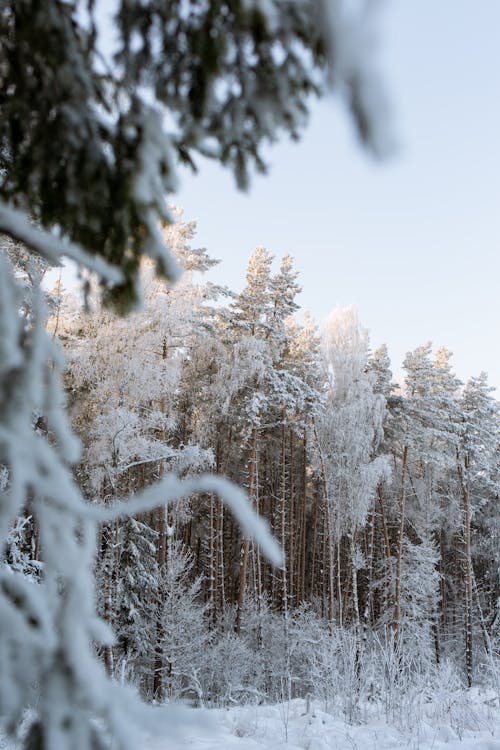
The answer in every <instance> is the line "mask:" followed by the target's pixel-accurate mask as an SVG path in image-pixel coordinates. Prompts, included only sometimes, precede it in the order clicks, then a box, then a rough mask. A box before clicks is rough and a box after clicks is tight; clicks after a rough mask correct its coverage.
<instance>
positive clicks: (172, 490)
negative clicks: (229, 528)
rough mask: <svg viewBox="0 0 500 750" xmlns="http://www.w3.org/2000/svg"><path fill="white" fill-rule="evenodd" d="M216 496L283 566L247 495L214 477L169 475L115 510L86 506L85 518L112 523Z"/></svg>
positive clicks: (115, 507)
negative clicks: (185, 499)
mask: <svg viewBox="0 0 500 750" xmlns="http://www.w3.org/2000/svg"><path fill="white" fill-rule="evenodd" d="M205 492H206V493H216V494H217V495H219V497H220V498H221V500H222V501H223V502H224V503H225V504H226V505H227V506H228V508H230V509H231V511H232V512H233V514H234V516H235V518H236V520H237V521H238V523H239V524H240V525H241V527H242V529H243V531H244V532H245V533H246V534H248V535H249V536H251V537H253V538H254V539H255V540H256V541H257V542H258V543H259V545H260V549H261V552H262V553H263V554H264V555H265V556H266V557H267V559H268V560H269V562H271V563H272V564H273V565H276V566H281V565H283V553H282V551H281V548H280V546H279V545H278V543H277V542H276V540H275V539H274V538H273V536H272V535H271V533H270V531H269V528H268V525H267V523H266V521H264V519H262V518H261V517H260V516H258V515H257V513H255V511H254V510H252V508H251V507H250V503H249V502H248V498H247V496H246V494H245V493H244V492H243V490H241V489H240V488H239V487H237V486H236V485H235V484H233V483H232V482H230V481H228V480H227V479H223V478H222V477H216V476H214V475H213V474H202V475H201V476H199V477H193V478H189V479H178V478H177V477H176V476H173V475H170V476H167V477H165V479H163V480H162V481H160V482H157V483H156V484H154V485H152V486H151V487H148V488H147V489H145V490H143V492H141V493H139V494H137V495H136V496H135V497H134V499H133V500H127V499H125V500H119V501H118V502H117V503H115V505H113V507H111V508H110V507H103V506H95V505H94V506H90V507H89V506H86V507H85V515H86V517H90V518H92V520H95V521H97V522H110V521H114V520H116V519H117V518H123V517H126V516H131V515H135V514H136V513H144V512H145V511H148V510H153V509H154V508H157V507H158V506H160V505H171V504H172V503H174V502H176V501H178V500H180V499H182V498H183V497H188V496H189V495H194V494H196V493H205Z"/></svg>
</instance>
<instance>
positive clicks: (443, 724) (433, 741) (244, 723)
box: [143, 691, 500, 750]
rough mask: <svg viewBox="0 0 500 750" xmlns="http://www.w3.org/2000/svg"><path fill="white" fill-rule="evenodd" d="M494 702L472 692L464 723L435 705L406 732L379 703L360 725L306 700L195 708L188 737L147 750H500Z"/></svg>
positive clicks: (153, 743)
mask: <svg viewBox="0 0 500 750" xmlns="http://www.w3.org/2000/svg"><path fill="white" fill-rule="evenodd" d="M464 695H465V694H461V695H457V696H456V698H457V700H460V698H463V697H464ZM493 702H494V701H493V697H492V695H491V694H481V693H479V692H478V691H472V693H471V695H470V696H467V701H466V702H465V708H464V710H463V714H462V715H461V717H460V720H457V721H456V722H453V721H452V723H451V724H450V721H449V720H447V719H446V717H445V716H443V712H442V711H441V710H440V709H441V707H440V706H439V704H438V703H437V702H430V703H428V704H425V705H424V707H423V709H424V710H422V711H416V712H415V714H414V715H413V716H411V715H410V716H409V717H408V723H409V725H410V726H405V727H402V726H397V725H396V723H394V724H393V723H390V722H388V721H387V720H386V718H385V716H384V711H383V709H382V707H381V706H380V705H377V704H371V705H366V706H365V707H364V714H365V717H364V719H365V720H364V722H363V723H361V724H357V725H352V724H349V723H347V722H346V721H345V720H344V719H343V718H342V717H341V716H340V715H339V713H338V712H335V711H333V712H332V713H330V712H326V711H324V710H323V708H324V707H323V708H322V707H321V704H320V703H319V702H317V701H311V702H308V701H305V700H302V699H297V700H292V701H290V702H289V703H282V704H277V705H268V706H243V707H241V706H240V707H235V708H230V709H192V710H191V712H192V716H193V721H192V722H191V725H190V727H189V728H188V729H187V730H185V731H184V732H183V734H182V737H179V738H176V737H173V738H172V737H168V739H167V738H166V737H161V736H151V737H150V738H149V739H148V740H147V741H146V742H145V744H144V745H143V750H185V748H186V747H187V746H189V748H190V750H385V749H386V748H387V749H389V748H390V749H391V750H399V749H401V750H403V749H404V750H407V749H408V750H417V749H418V750H500V717H499V714H498V704H497V707H496V709H495V711H494V709H493ZM161 710H162V709H158V711H161ZM450 718H451V715H450V714H449V715H448V719H450Z"/></svg>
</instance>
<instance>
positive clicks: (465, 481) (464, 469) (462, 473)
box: [457, 455, 472, 687]
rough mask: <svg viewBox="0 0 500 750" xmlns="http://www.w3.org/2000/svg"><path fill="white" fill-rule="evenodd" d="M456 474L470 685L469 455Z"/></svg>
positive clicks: (466, 659) (468, 682)
mask: <svg viewBox="0 0 500 750" xmlns="http://www.w3.org/2000/svg"><path fill="white" fill-rule="evenodd" d="M457 469H458V476H459V478H460V483H461V485H462V499H463V569H464V620H465V622H464V626H465V628H464V629H465V674H466V679H467V686H468V687H472V560H471V549H470V498H469V478H468V476H467V473H468V469H469V457H468V455H466V456H465V457H464V461H463V465H462V463H461V462H460V461H458V464H457Z"/></svg>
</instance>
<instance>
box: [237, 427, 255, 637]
mask: <svg viewBox="0 0 500 750" xmlns="http://www.w3.org/2000/svg"><path fill="white" fill-rule="evenodd" d="M256 452H257V428H256V427H255V425H254V427H253V428H252V434H251V437H250V455H249V459H248V464H247V487H248V500H249V502H250V504H251V505H252V506H254V502H253V498H254V482H255V459H256ZM249 550H250V539H249V538H248V537H245V538H244V539H243V543H242V545H241V549H240V577H239V585H238V598H237V602H236V620H235V631H236V633H239V632H240V628H241V612H242V610H243V603H244V600H245V590H246V584H247V568H248V553H249Z"/></svg>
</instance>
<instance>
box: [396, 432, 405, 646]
mask: <svg viewBox="0 0 500 750" xmlns="http://www.w3.org/2000/svg"><path fill="white" fill-rule="evenodd" d="M407 460H408V446H406V445H405V447H404V448H403V463H402V468H401V493H400V496H399V530H398V544H397V557H396V580H395V583H394V612H393V632H394V645H395V646H396V647H397V646H398V644H399V636H400V624H401V623H400V621H401V561H402V559H403V538H404V523H405V504H406V466H407Z"/></svg>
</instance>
